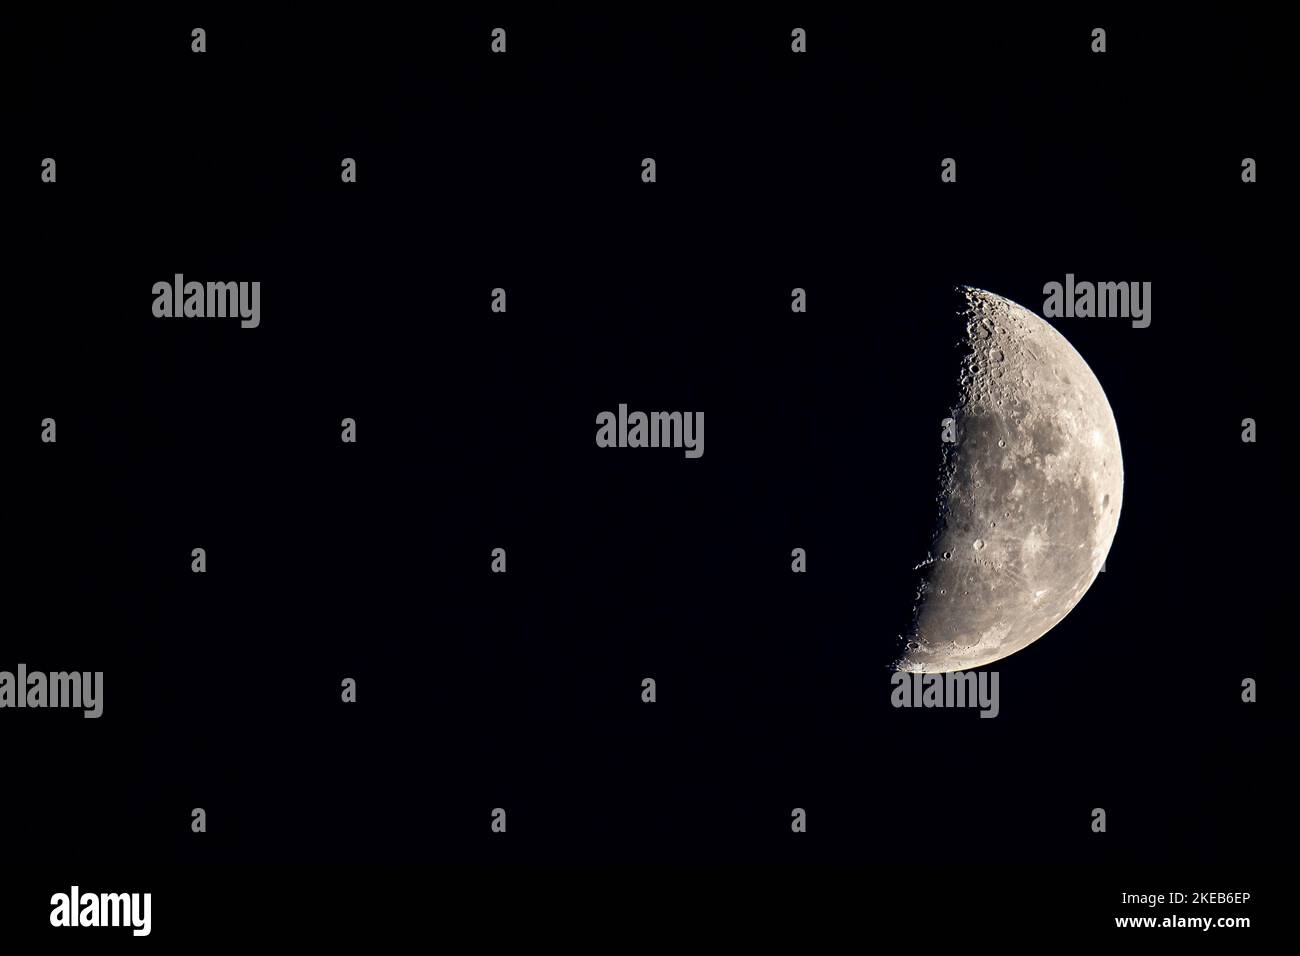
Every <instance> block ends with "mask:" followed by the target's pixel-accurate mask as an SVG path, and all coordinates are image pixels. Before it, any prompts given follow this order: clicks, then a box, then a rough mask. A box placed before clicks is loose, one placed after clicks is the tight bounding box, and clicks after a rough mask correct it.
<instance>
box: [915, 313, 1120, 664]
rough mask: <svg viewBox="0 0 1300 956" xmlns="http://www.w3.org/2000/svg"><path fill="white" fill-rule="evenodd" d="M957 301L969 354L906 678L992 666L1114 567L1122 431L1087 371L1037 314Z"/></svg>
mask: <svg viewBox="0 0 1300 956" xmlns="http://www.w3.org/2000/svg"><path fill="white" fill-rule="evenodd" d="M960 291H961V292H963V293H964V294H965V298H966V309H965V310H964V312H963V313H962V314H963V317H964V318H965V320H966V341H965V344H966V345H967V346H969V351H968V352H967V354H966V355H965V357H964V359H963V362H962V371H961V390H960V394H959V397H958V405H957V408H956V410H955V411H954V413H953V416H952V422H951V423H949V424H948V427H949V428H950V429H951V432H950V434H949V435H948V436H947V437H949V438H955V440H953V441H945V443H944V460H943V467H942V469H941V472H940V492H939V504H940V514H939V521H938V523H937V530H936V532H935V537H934V540H933V543H932V545H931V550H930V554H929V555H928V556H927V557H926V558H925V560H924V561H922V562H921V564H919V565H917V570H919V571H921V572H922V575H921V581H920V584H919V587H918V590H917V596H916V603H915V605H914V607H913V618H912V627H911V630H910V632H909V633H908V634H907V635H906V636H905V637H904V638H903V642H904V643H903V646H902V650H901V656H900V657H899V659H898V660H897V661H895V664H894V666H895V668H896V669H898V670H904V671H914V672H924V673H932V672H944V671H956V670H964V669H966V668H970V667H983V666H985V665H987V664H991V663H993V662H994V661H997V660H1001V659H1002V658H1004V657H1006V656H1008V655H1010V654H1014V653H1015V652H1016V651H1018V650H1021V649H1022V648H1024V647H1027V646H1028V645H1030V644H1032V643H1033V642H1034V641H1036V640H1038V639H1039V638H1040V637H1042V636H1043V635H1044V634H1046V633H1047V632H1048V631H1050V630H1051V629H1052V628H1053V627H1055V626H1056V625H1057V624H1058V623H1060V621H1061V619H1062V618H1064V617H1065V615H1067V614H1069V613H1070V609H1071V608H1073V607H1074V606H1075V605H1076V604H1078V603H1079V600H1080V599H1081V598H1082V597H1083V595H1084V593H1085V592H1087V590H1088V588H1089V587H1090V586H1091V585H1092V582H1093V581H1094V580H1095V579H1096V577H1097V574H1098V572H1100V571H1101V568H1102V565H1103V564H1105V561H1106V554H1107V552H1108V551H1109V550H1110V545H1111V542H1112V541H1113V540H1114V538H1115V529H1116V527H1117V526H1118V524H1119V511H1120V505H1121V502H1122V498H1123V491H1124V462H1123V457H1122V456H1121V454H1120V445H1119V430H1118V429H1117V428H1116V427H1115V416H1114V414H1113V413H1112V412H1111V409H1110V403H1109V402H1108V401H1107V400H1106V393H1105V392H1104V391H1103V390H1102V387H1101V383H1100V382H1098V381H1097V377H1096V376H1095V375H1094V374H1093V372H1092V369H1090V368H1089V367H1088V363H1087V362H1085V361H1084V360H1083V358H1082V356H1080V355H1079V353H1078V352H1076V351H1075V350H1074V347H1073V346H1071V345H1070V343H1069V342H1067V341H1066V339H1065V337H1064V336H1062V335H1061V334H1060V333H1059V332H1057V331H1056V330H1055V329H1054V328H1052V326H1050V325H1048V323H1047V322H1045V321H1044V320H1043V319H1041V318H1039V317H1038V316H1037V315H1035V314H1034V313H1033V312H1031V311H1029V310H1028V309H1026V308H1024V307H1022V306H1019V305H1017V304H1016V303H1014V302H1012V301H1010V300H1009V299H1004V298H1002V297H1001V296H998V295H994V294H993V293H991V292H985V291H983V290H981V289H970V288H966V289H962V290H960Z"/></svg>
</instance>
